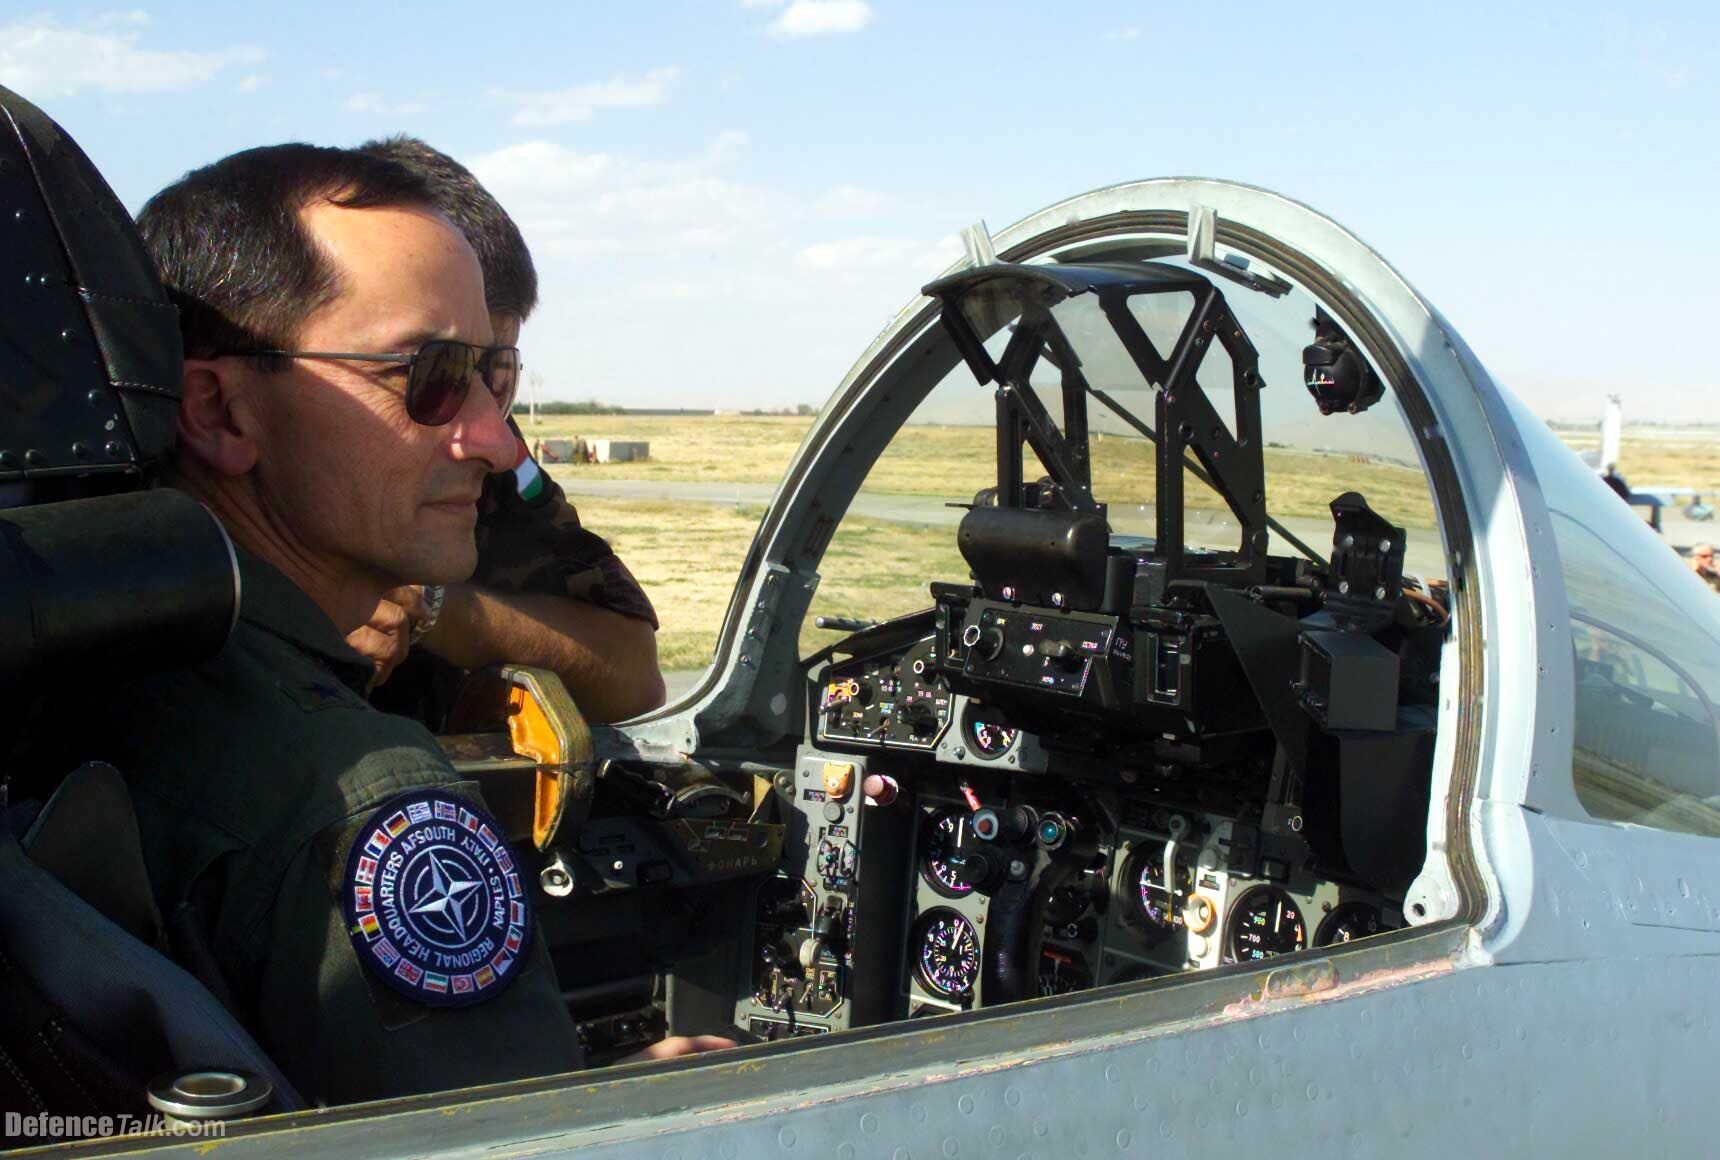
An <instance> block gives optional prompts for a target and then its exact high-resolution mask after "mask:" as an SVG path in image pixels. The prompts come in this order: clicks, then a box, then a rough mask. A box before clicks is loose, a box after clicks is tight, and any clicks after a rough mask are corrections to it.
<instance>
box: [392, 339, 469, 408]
mask: <svg viewBox="0 0 1720 1160" xmlns="http://www.w3.org/2000/svg"><path fill="white" fill-rule="evenodd" d="M473 361H474V360H473V355H472V348H471V347H469V346H467V345H466V344H465V343H463V342H427V343H425V344H424V345H423V346H422V347H420V348H419V351H418V358H417V359H416V360H415V361H414V362H413V364H412V378H411V380H410V381H409V382H408V383H407V385H406V413H407V414H408V415H410V416H411V417H412V418H413V420H414V421H416V422H419V423H422V424H424V425H425V426H427V427H440V426H442V425H443V424H444V423H447V422H450V421H452V420H453V418H454V416H455V415H458V414H459V413H460V404H461V403H463V402H465V401H466V389H467V388H468V387H469V386H471V383H472V371H473V370H474V369H475V368H474V367H473V365H472V364H473Z"/></svg>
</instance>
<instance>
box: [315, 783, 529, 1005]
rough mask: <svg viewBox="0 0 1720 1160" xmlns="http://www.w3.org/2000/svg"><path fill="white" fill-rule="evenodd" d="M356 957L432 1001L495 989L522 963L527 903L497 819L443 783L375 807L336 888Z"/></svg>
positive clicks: (466, 999)
mask: <svg viewBox="0 0 1720 1160" xmlns="http://www.w3.org/2000/svg"><path fill="white" fill-rule="evenodd" d="M341 901H342V904H343V906H344V907H345V910H346V923H347V932H348V933H349V935H350V936H351V938H352V945H353V949H354V950H356V951H357V952H358V958H359V961H360V962H362V963H363V964H364V965H365V967H366V968H368V969H369V970H370V971H371V973H372V974H374V975H375V976H376V977H377V978H379V979H381V980H382V981H383V982H384V983H386V984H388V985H389V986H390V987H392V988H393V989H394V990H396V991H398V992H400V993H401V994H402V995H405V996H406V997H407V998H409V999H414V1000H416V1001H418V1002H420V1003H427V1004H429V1005H430V1006H433V1007H464V1006H467V1005H469V1004H472V1003H481V1002H483V1001H484V1000H485V999H488V998H490V997H491V996H492V995H495V994H498V993H499V992H501V991H502V989H503V988H505V987H506V986H507V985H508V984H509V983H511V982H513V979H514V976H515V975H517V974H519V973H520V971H521V970H523V969H524V967H523V965H522V964H521V961H520V960H521V959H522V958H523V957H524V955H525V953H526V948H527V945H528V943H529V941H530V939H531V930H532V924H531V909H530V906H529V904H528V902H527V898H526V891H525V888H524V886H523V885H522V884H521V882H520V868H519V866H517V865H516V864H515V863H514V858H513V854H512V853H511V852H510V851H509V850H508V847H507V843H505V842H504V841H503V840H502V837H501V828H500V827H499V826H498V825H497V824H496V820H495V819H494V818H492V817H491V816H490V815H489V814H487V813H485V812H484V811H483V810H482V809H481V808H479V807H477V806H475V805H473V804H472V803H471V802H469V801H467V800H465V799H464V798H461V797H458V796H456V795H454V794H452V793H450V792H448V791H447V790H441V789H429V790H416V791H414V792H412V793H407V794H402V795H400V796H399V797H397V798H394V799H392V800H391V801H389V802H388V803H387V804H385V805H384V806H382V808H381V809H379V810H377V811H376V812H375V813H374V814H372V815H371V817H370V820H369V821H368V822H366V823H365V824H364V827H363V828H362V829H360V830H359V832H358V836H357V837H356V838H355V839H354V840H353V844H352V853H351V854H350V855H349V856H348V857H347V863H346V878H345V881H344V883H343V884H342V888H341Z"/></svg>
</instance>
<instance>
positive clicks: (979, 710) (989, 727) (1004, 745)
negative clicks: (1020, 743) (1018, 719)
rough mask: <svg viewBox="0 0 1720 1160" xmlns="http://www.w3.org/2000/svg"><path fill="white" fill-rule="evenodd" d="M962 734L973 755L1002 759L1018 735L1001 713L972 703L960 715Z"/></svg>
mask: <svg viewBox="0 0 1720 1160" xmlns="http://www.w3.org/2000/svg"><path fill="white" fill-rule="evenodd" d="M962 732H963V733H964V734H965V735H966V738H967V743H968V746H969V748H971V749H972V750H973V752H974V754H975V755H976V756H979V757H986V758H991V757H1002V756H1003V755H1004V754H1005V753H1008V752H1009V750H1010V747H1011V746H1013V745H1014V744H1015V739H1016V737H1017V736H1019V734H1020V731H1019V730H1017V729H1016V727H1015V726H1013V725H1011V724H1010V723H1009V722H1008V721H1007V720H1006V719H1005V718H1004V716H1003V714H1002V713H1000V712H998V711H997V710H996V709H993V708H991V707H990V706H987V705H981V704H978V703H976V702H972V701H970V702H969V703H968V707H967V712H966V713H964V714H963V715H962Z"/></svg>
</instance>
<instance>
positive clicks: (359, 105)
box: [342, 93, 427, 117]
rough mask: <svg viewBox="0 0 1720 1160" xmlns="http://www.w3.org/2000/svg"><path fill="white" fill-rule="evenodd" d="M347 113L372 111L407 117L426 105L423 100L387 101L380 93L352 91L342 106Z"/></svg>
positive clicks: (382, 114) (418, 111) (387, 115)
mask: <svg viewBox="0 0 1720 1160" xmlns="http://www.w3.org/2000/svg"><path fill="white" fill-rule="evenodd" d="M342 107H343V108H345V109H346V111H347V112H349V113H374V114H376V115H378V116H383V117H409V116H411V115H412V114H414V113H422V112H423V111H424V110H425V108H426V107H427V106H426V105H425V104H424V102H423V101H399V102H393V103H391V102H389V101H385V100H383V99H382V95H381V94H380V93H354V94H352V96H350V97H348V98H347V99H346V104H345V105H344V106H342Z"/></svg>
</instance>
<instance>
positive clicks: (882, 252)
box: [796, 234, 962, 281]
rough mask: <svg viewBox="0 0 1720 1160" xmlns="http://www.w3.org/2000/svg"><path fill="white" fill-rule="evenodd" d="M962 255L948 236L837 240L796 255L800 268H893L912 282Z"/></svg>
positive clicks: (841, 269)
mask: <svg viewBox="0 0 1720 1160" xmlns="http://www.w3.org/2000/svg"><path fill="white" fill-rule="evenodd" d="M961 254H962V245H961V241H960V240H959V239H958V238H957V237H956V236H955V235H954V234H950V235H949V236H947V237H944V238H941V239H939V240H938V241H936V242H930V243H928V242H926V241H924V240H922V239H914V238H888V237H855V238H840V239H838V240H836V241H831V242H818V243H815V244H813V245H810V246H807V247H805V248H803V249H802V250H801V251H800V253H799V254H798V255H796V256H797V258H798V259H799V261H800V264H801V265H803V266H805V267H807V268H808V269H811V270H831V271H850V272H851V271H856V270H887V269H894V270H899V271H901V272H902V273H903V274H904V275H905V276H907V279H908V281H912V280H913V279H914V278H916V277H919V276H922V275H931V274H935V273H937V272H938V271H939V270H942V269H943V268H944V267H945V266H948V265H949V264H950V263H951V262H953V261H955V260H956V259H957V258H959V257H961Z"/></svg>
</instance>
